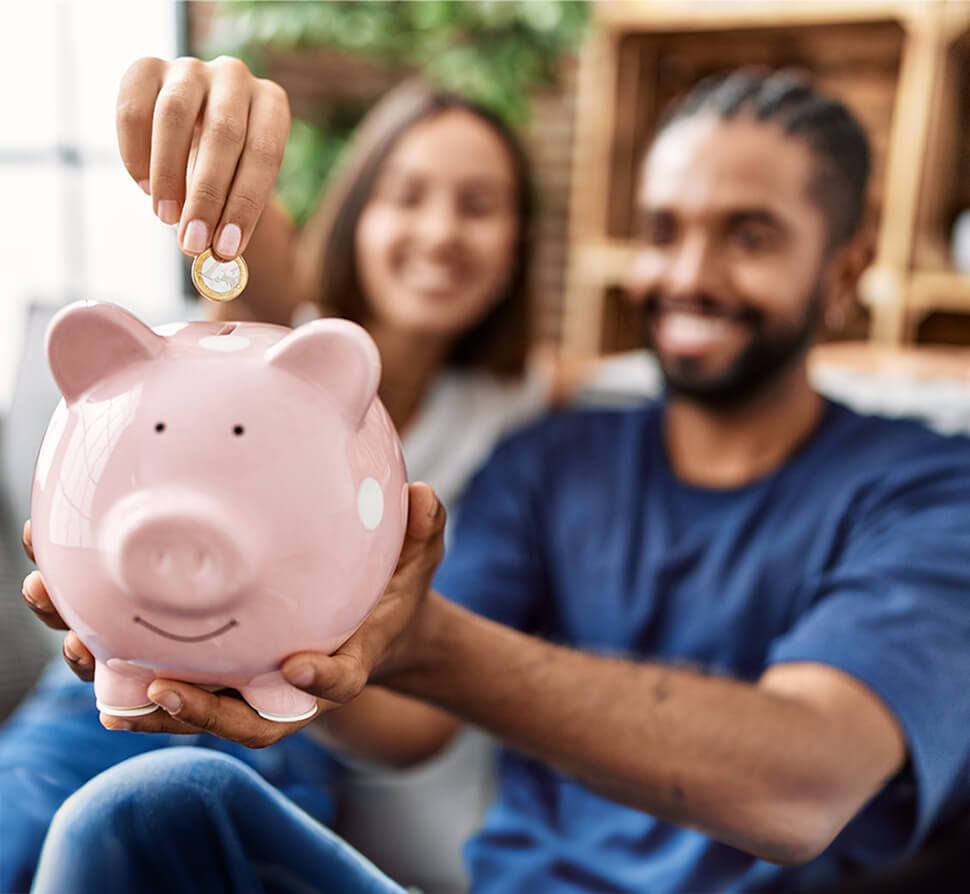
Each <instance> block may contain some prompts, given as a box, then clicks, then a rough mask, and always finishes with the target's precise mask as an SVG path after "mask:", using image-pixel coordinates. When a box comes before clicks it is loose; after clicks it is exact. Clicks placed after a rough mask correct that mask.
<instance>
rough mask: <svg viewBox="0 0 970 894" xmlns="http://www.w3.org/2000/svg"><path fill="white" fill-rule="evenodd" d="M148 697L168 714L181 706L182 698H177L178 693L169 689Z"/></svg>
mask: <svg viewBox="0 0 970 894" xmlns="http://www.w3.org/2000/svg"><path fill="white" fill-rule="evenodd" d="M148 697H149V698H150V699H151V700H152V701H153V702H155V704H156V705H158V706H159V707H160V708H164V709H165V710H166V711H168V713H169V714H175V713H176V712H177V711H178V710H179V709H180V708H181V707H182V699H181V698H179V694H178V693H177V692H172V691H171V690H170V689H169V690H166V691H165V692H160V693H159V694H158V695H150V696H148Z"/></svg>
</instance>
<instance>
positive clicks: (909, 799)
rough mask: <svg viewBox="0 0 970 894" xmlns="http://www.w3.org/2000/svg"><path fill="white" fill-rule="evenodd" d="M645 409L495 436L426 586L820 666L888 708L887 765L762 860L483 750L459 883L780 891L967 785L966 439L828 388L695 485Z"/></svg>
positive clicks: (647, 653) (529, 615) (725, 669)
mask: <svg viewBox="0 0 970 894" xmlns="http://www.w3.org/2000/svg"><path fill="white" fill-rule="evenodd" d="M663 419H664V416H663V408H662V405H651V406H647V407H638V408H635V409H632V410H631V409H626V410H607V411H590V410H586V411H582V410H579V411H574V412H568V413H563V414H561V415H558V416H553V417H550V418H548V419H546V420H543V421H542V422H540V423H538V424H537V425H534V426H532V427H531V428H529V429H527V430H525V431H523V432H522V433H520V434H517V435H515V436H513V437H512V438H511V439H509V440H507V441H506V442H505V443H503V444H502V445H501V446H499V448H498V449H497V450H496V452H495V453H494V455H493V457H492V459H491V460H490V461H489V463H487V464H486V466H485V468H484V469H483V470H482V471H481V472H480V473H479V474H478V476H477V477H476V479H475V480H474V482H473V483H472V485H471V487H470V489H469V491H468V493H467V495H466V497H465V499H464V502H463V506H462V513H461V517H460V519H459V523H458V527H457V530H456V533H455V538H454V542H453V544H452V546H451V548H450V550H449V552H448V555H447V556H446V559H445V562H444V564H443V565H442V567H441V569H440V570H439V572H438V575H437V577H436V579H435V587H436V589H438V590H439V591H440V592H441V593H443V594H444V595H445V596H447V597H449V598H450V599H453V600H455V601H456V602H458V603H460V604H462V605H464V606H466V607H468V608H469V609H472V610H473V611H476V612H478V613H480V614H482V615H486V616H487V617H490V618H492V619H494V620H497V621H500V622H502V623H505V624H507V625H509V626H512V627H515V628H517V629H519V630H522V631H526V632H529V633H535V634H538V635H540V636H543V637H547V638H549V639H551V640H553V641H555V642H558V643H565V644H569V645H572V646H574V647H576V648H578V649H583V650H586V651H589V652H594V653H595V652H604V653H609V654H611V655H614V656H615V655H617V654H618V653H619V654H624V655H628V656H632V657H635V658H639V659H641V660H651V659H655V660H659V661H663V662H684V661H686V662H691V663H699V664H701V665H703V666H704V667H706V668H708V669H709V670H711V671H713V672H715V673H725V674H730V675H733V676H735V677H737V678H740V679H746V680H751V681H754V680H756V679H757V678H758V677H759V676H760V675H761V673H762V672H763V671H764V670H765V668H766V667H768V666H769V665H771V664H775V663H779V662H789V661H816V662H823V663H825V664H829V665H833V666H835V667H838V668H840V669H842V670H844V671H846V672H848V673H850V674H852V675H854V676H855V677H857V678H858V679H860V680H862V681H863V682H864V683H865V684H866V685H868V686H869V687H870V688H872V689H873V690H874V691H875V692H876V693H877V694H878V695H879V696H880V697H881V698H882V699H883V700H884V701H885V703H886V704H887V705H888V706H889V708H890V709H891V710H892V711H893V712H894V714H895V716H896V718H897V719H898V721H899V722H900V724H901V725H902V728H903V729H904V731H905V734H906V737H907V742H908V747H909V754H910V762H909V763H908V765H907V767H906V768H905V769H904V770H903V771H902V772H901V773H900V774H899V775H898V776H897V777H896V778H895V779H894V780H892V781H891V782H890V783H889V784H888V785H887V786H886V787H885V789H884V790H883V791H882V792H881V793H880V794H878V795H877V796H876V797H875V798H874V799H873V800H872V801H870V802H869V804H868V805H867V806H866V807H865V808H864V809H863V811H862V812H861V813H860V814H859V815H858V816H857V817H856V818H855V819H854V820H853V821H852V822H851V823H850V824H849V825H848V826H847V827H846V829H845V830H843V832H842V834H841V835H840V836H839V837H838V838H837V839H836V840H835V842H833V844H832V845H831V846H830V847H829V849H828V850H827V851H826V852H825V854H823V855H822V856H821V857H820V858H819V859H818V860H816V861H813V863H811V864H808V865H807V866H804V867H797V868H788V869H785V868H782V867H778V866H774V865H771V864H768V863H765V862H762V861H759V860H757V859H756V858H754V857H752V856H750V855H748V854H745V853H743V852H741V851H739V850H735V849H734V848H731V847H728V846H727V845H724V844H720V843H717V842H715V841H712V840H711V839H709V838H707V837H705V836H703V835H701V834H700V833H698V832H695V831H691V830H687V829H681V828H678V827H676V826H673V825H670V824H667V823H664V822H660V821H658V820H656V819H654V818H653V817H652V816H650V815H648V814H646V813H642V812H640V811H637V810H634V809H631V808H628V807H625V806H620V805H618V804H616V803H614V802H611V801H609V800H607V799H605V798H602V797H600V796H598V795H596V794H593V793H592V792H591V791H590V790H589V789H587V788H586V787H584V786H583V785H581V784H579V783H577V782H575V781H572V780H571V779H569V778H568V777H566V776H565V775H563V774H561V773H559V772H557V771H555V770H553V769H551V768H549V767H547V766H545V765H543V764H542V763H539V762H537V761H534V760H530V759H528V758H526V757H524V756H522V755H519V754H516V753H513V752H511V751H506V752H504V753H503V755H502V758H501V767H500V789H499V795H498V798H497V801H496V803H495V805H494V806H493V808H492V809H491V811H490V813H489V815H488V817H487V819H486V822H485V825H484V828H483V829H482V831H481V832H480V833H479V834H478V835H477V836H476V837H475V838H474V839H473V840H472V841H471V842H470V843H469V845H468V848H467V853H466V856H467V859H468V864H469V870H470V873H471V875H472V879H473V891H474V892H475V894H534V892H541V894H565V892H580V891H582V892H650V894H663V892H675V891H676V892H690V894H698V892H703V894H715V892H717V894H720V892H727V891H731V892H734V891H756V890H762V889H764V890H771V891H776V890H798V888H800V887H802V886H803V885H807V884H809V883H810V882H811V883H814V882H817V881H819V880H821V879H824V878H826V877H829V876H830V875H831V874H832V873H838V872H840V871H841V870H842V869H843V868H844V867H846V866H849V865H853V864H856V863H859V864H867V863H872V862H879V861H882V860H884V859H886V858H887V857H891V856H897V855H900V854H902V853H904V852H905V851H906V850H907V849H910V848H913V847H915V846H916V845H917V844H918V843H919V842H920V841H921V840H922V839H923V838H924V837H925V835H926V833H927V832H928V830H929V829H930V828H931V827H932V826H933V825H934V824H935V823H936V822H937V821H939V820H941V819H943V818H945V817H946V816H947V815H948V814H951V813H953V812H954V811H955V810H956V809H957V808H958V807H959V806H960V805H961V804H964V803H965V802H966V801H967V799H968V797H970V441H968V440H967V439H965V438H961V437H951V438H944V437H942V436H939V435H937V434H934V433H932V432H930V431H928V430H927V429H925V428H923V427H922V426H920V425H917V424H915V423H909V422H900V421H890V420H884V419H876V418H870V417H864V416H859V415H857V414H855V413H853V412H851V411H850V410H848V409H846V408H844V407H841V406H839V405H836V404H831V403H829V404H827V405H826V409H825V413H824V416H823V418H822V420H821V422H820V424H819V426H818V427H817V429H816V431H815V432H814V434H813V435H812V437H811V438H810V439H809V440H808V441H806V443H804V444H803V445H802V446H801V448H800V449H799V450H798V451H797V452H796V453H795V454H794V455H793V456H791V457H790V458H789V460H788V461H787V462H786V463H785V464H784V465H783V466H782V467H780V468H779V469H777V470H776V471H775V472H773V473H772V474H770V475H768V476H766V477H764V478H762V479H759V480H757V481H755V482H753V483H751V484H749V485H746V486H745V487H741V488H737V489H731V490H710V489H703V488H698V487H693V486H690V485H687V484H685V483H683V482H681V481H679V480H678V479H677V478H676V477H675V475H674V474H673V472H672V469H671V467H670V464H669V460H668V458H667V454H666V450H665V448H664V443H663V434H662V428H663ZM644 710H646V711H649V710H650V707H649V699H647V698H646V697H645V699H644ZM791 733H792V735H793V736H797V735H798V734H799V732H798V730H797V729H793V730H792V731H791Z"/></svg>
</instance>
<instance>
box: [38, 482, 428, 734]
mask: <svg viewBox="0 0 970 894" xmlns="http://www.w3.org/2000/svg"><path fill="white" fill-rule="evenodd" d="M409 497H410V499H409V509H408V527H407V532H406V535H405V539H404V545H403V547H402V550H401V555H400V558H399V559H398V563H397V567H396V569H395V571H394V575H393V576H392V578H391V580H390V582H389V583H388V585H387V588H386V589H385V591H384V595H383V596H382V597H381V600H380V602H378V604H377V606H376V607H375V608H374V610H373V611H372V612H371V614H370V615H369V616H368V618H367V620H366V621H364V623H363V624H362V625H361V626H360V628H359V629H358V630H357V631H356V632H355V633H354V635H353V636H351V637H350V639H348V640H347V642H345V643H344V644H343V645H342V646H341V647H340V648H339V649H338V650H337V651H336V652H334V654H333V655H324V654H321V653H314V652H303V653H300V654H298V655H293V656H291V657H290V658H288V659H287V660H286V661H285V662H284V664H283V667H282V670H283V675H284V677H286V679H287V680H288V681H289V682H290V683H292V684H293V685H294V686H298V687H299V688H301V689H304V690H306V691H307V692H311V693H312V694H313V695H316V696H317V698H318V699H319V702H318V706H319V710H320V711H321V712H324V711H329V710H332V709H333V708H336V707H339V706H340V705H342V704H344V703H346V702H348V701H350V700H351V699H353V698H354V697H355V696H357V695H358V694H359V693H360V692H361V691H362V690H363V688H364V686H365V685H366V684H367V683H368V682H369V681H379V679H380V677H381V675H383V674H387V673H390V672H394V671H397V670H399V669H401V668H406V667H407V666H408V664H409V663H410V662H411V661H412V660H413V654H414V649H413V645H412V640H413V631H412V628H413V627H415V625H416V624H417V623H418V621H419V617H418V616H419V615H420V610H421V607H422V606H423V604H424V602H425V599H426V596H427V593H428V589H429V587H430V585H431V578H432V576H433V574H434V570H435V568H436V567H437V565H438V562H439V561H440V560H441V556H442V552H443V533H444V524H445V510H444V507H443V506H442V505H441V504H440V502H439V501H438V498H437V497H436V496H435V494H434V491H432V490H431V488H430V487H429V486H428V485H427V484H412V485H410V494H409ZM24 547H25V549H26V550H27V555H29V556H30V557H31V559H33V550H32V546H31V540H30V523H29V522H28V523H27V525H25V526H24ZM24 598H25V600H26V601H27V604H28V605H29V606H30V608H31V610H32V611H33V612H34V613H35V614H36V615H37V616H38V617H39V618H40V619H41V620H42V621H43V622H44V623H45V624H47V625H48V626H49V627H54V628H56V629H61V630H64V629H67V625H66V624H65V623H64V621H63V620H62V619H61V617H60V616H59V615H58V614H57V611H56V609H55V608H54V606H53V605H52V604H51V601H50V596H49V595H48V594H47V590H46V588H45V587H44V582H43V579H42V578H41V575H40V573H39V572H36V571H35V572H32V573H31V574H30V575H28V577H27V579H26V580H25V581H24ZM64 657H65V660H67V662H68V664H69V665H70V667H71V669H72V670H73V671H74V672H75V673H76V674H77V675H78V676H79V677H81V678H82V679H85V680H90V679H92V678H93V675H94V658H93V656H92V655H91V653H90V652H89V651H88V650H87V648H86V647H85V646H84V644H83V643H82V642H81V641H80V639H79V638H78V637H77V634H75V633H74V632H73V631H68V634H67V637H65V645H64ZM148 697H149V698H150V699H151V700H152V701H153V702H155V704H157V705H159V706H160V707H161V708H163V709H164V710H161V711H156V712H154V713H152V714H148V715H145V716H142V717H132V718H121V717H114V716H112V715H109V714H102V715H101V722H102V723H103V724H104V726H106V727H107V728H108V729H128V730H134V731H136V732H164V733H184V734H194V733H200V732H206V733H211V734H212V735H216V736H220V737H221V738H224V739H230V740H232V741H234V742H239V743H241V744H243V745H247V746H249V747H250V748H261V747H265V746H266V745H271V744H272V743H273V742H276V741H278V740H279V739H282V738H283V737H284V736H288V735H290V734H291V733H294V732H296V731H297V730H298V729H301V728H302V727H304V726H306V725H307V723H309V722H310V721H311V720H312V719H313V718H309V719H307V720H302V721H298V722H295V723H278V722H274V721H270V720H265V719H264V718H262V717H260V716H259V715H258V714H257V713H256V712H255V711H253V709H252V708H250V707H249V705H247V704H246V703H245V702H244V701H241V700H240V699H239V698H237V697H235V696H233V695H228V694H224V693H212V692H207V691H206V690H204V689H200V688H199V687H197V686H192V685H191V684H188V683H181V682H178V681H176V680H161V679H159V680H155V681H154V682H153V683H152V684H151V686H150V687H149V689H148Z"/></svg>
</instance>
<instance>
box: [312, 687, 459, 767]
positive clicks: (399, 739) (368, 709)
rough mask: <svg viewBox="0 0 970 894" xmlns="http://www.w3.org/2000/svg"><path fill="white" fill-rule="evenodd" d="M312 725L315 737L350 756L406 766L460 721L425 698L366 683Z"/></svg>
mask: <svg viewBox="0 0 970 894" xmlns="http://www.w3.org/2000/svg"><path fill="white" fill-rule="evenodd" d="M313 728H314V732H315V734H316V735H317V736H318V737H319V738H321V739H322V740H323V741H325V742H326V743H327V744H328V745H330V746H331V747H332V748H334V749H336V750H337V751H340V752H342V753H343V754H346V755H348V756H349V757H351V758H357V759H362V760H367V761H372V762H374V763H378V764H384V765H386V766H388V767H409V766H412V765H414V764H418V763H421V762H422V761H425V760H427V759H429V758H430V757H432V756H433V755H435V754H436V753H437V752H438V751H440V750H441V749H442V748H443V747H444V746H445V745H447V744H448V742H450V741H451V739H452V737H453V736H454V735H455V733H456V732H457V731H458V728H459V723H458V721H456V720H455V718H454V717H453V716H451V715H450V714H446V713H445V712H443V711H440V710H439V709H437V708H435V707H432V706H431V705H429V704H426V703H424V702H421V701H417V700H416V699H413V698H408V697H407V696H404V695H399V694H398V693H396V692H390V691H388V690H387V689H382V688H380V687H377V686H368V687H367V688H366V689H365V690H364V691H363V692H362V693H361V694H360V695H358V696H357V698H355V699H354V700H353V701H351V702H349V703H348V704H346V705H343V706H342V707H340V708H337V709H334V710H329V711H326V712H323V713H321V714H319V715H318V716H317V717H316V718H315V719H314V721H313Z"/></svg>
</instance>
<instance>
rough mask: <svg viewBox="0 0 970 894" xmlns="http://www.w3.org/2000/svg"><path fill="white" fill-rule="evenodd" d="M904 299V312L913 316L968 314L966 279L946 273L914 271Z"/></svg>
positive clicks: (968, 281) (969, 280) (969, 284)
mask: <svg viewBox="0 0 970 894" xmlns="http://www.w3.org/2000/svg"><path fill="white" fill-rule="evenodd" d="M906 298H907V301H906V305H907V310H908V311H910V312H914V313H924V314H925V313H928V312H930V311H937V310H939V311H956V312H958V313H970V276H966V275H964V274H962V273H957V272H955V271H948V270H915V271H913V273H912V274H911V275H910V279H909V287H908V289H907V296H906Z"/></svg>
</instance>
